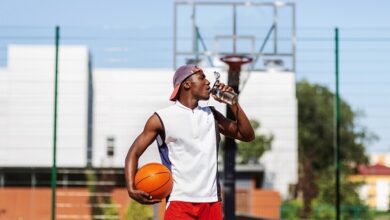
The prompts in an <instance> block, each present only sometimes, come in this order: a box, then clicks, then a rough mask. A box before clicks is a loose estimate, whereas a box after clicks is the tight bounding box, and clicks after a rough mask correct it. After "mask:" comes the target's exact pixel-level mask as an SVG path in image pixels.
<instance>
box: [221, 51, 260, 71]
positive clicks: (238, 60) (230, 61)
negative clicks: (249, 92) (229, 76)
mask: <svg viewBox="0 0 390 220" xmlns="http://www.w3.org/2000/svg"><path fill="white" fill-rule="evenodd" d="M220 60H221V61H222V62H224V63H226V64H227V65H229V67H230V68H232V67H241V66H242V65H244V64H246V63H250V62H252V60H253V59H252V58H251V57H248V56H244V55H235V54H232V55H226V56H223V57H221V59H220Z"/></svg>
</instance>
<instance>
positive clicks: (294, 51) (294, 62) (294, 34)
mask: <svg viewBox="0 0 390 220" xmlns="http://www.w3.org/2000/svg"><path fill="white" fill-rule="evenodd" d="M291 7H292V53H293V57H292V62H293V63H292V66H293V72H294V73H295V71H296V57H295V56H296V44H297V38H296V36H297V34H296V12H295V4H292V5H291Z"/></svg>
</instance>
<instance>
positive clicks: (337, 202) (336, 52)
mask: <svg viewBox="0 0 390 220" xmlns="http://www.w3.org/2000/svg"><path fill="white" fill-rule="evenodd" d="M335 43H336V48H335V58H336V59H335V64H336V66H335V68H336V100H335V102H336V103H335V104H336V105H335V108H336V109H335V113H336V115H335V120H336V123H335V124H336V135H335V137H336V139H335V148H336V149H335V158H336V220H340V96H339V29H338V28H335Z"/></svg>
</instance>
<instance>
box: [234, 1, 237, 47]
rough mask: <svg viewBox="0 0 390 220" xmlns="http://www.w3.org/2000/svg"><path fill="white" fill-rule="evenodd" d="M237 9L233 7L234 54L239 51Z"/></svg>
mask: <svg viewBox="0 0 390 220" xmlns="http://www.w3.org/2000/svg"><path fill="white" fill-rule="evenodd" d="M236 40H237V8H236V5H233V54H236V51H237V45H236V44H237V42H236Z"/></svg>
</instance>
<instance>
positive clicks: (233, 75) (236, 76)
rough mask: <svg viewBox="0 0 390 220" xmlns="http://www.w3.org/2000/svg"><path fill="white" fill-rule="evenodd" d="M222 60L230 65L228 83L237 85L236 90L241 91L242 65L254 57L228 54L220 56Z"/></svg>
mask: <svg viewBox="0 0 390 220" xmlns="http://www.w3.org/2000/svg"><path fill="white" fill-rule="evenodd" d="M220 60H221V61H222V62H224V63H226V64H227V65H228V66H229V71H228V74H229V77H228V85H230V86H233V87H236V88H234V90H235V91H236V92H237V93H239V88H238V86H239V82H240V73H241V66H242V65H244V64H247V63H250V62H252V58H251V57H248V56H244V55H236V54H232V55H226V56H223V57H221V58H220Z"/></svg>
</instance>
